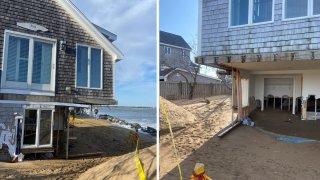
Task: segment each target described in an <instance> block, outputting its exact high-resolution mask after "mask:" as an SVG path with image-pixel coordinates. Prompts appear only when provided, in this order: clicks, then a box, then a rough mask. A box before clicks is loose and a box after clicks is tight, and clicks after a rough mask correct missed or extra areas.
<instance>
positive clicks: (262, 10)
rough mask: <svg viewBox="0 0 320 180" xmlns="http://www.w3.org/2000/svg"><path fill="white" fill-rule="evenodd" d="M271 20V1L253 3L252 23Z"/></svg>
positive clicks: (256, 0)
mask: <svg viewBox="0 0 320 180" xmlns="http://www.w3.org/2000/svg"><path fill="white" fill-rule="evenodd" d="M271 20H272V0H254V1H253V20H252V22H253V23H259V22H266V21H271Z"/></svg>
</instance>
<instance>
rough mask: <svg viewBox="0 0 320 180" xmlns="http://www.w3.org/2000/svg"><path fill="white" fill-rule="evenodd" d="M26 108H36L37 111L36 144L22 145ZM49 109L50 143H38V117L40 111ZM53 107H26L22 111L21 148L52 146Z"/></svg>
mask: <svg viewBox="0 0 320 180" xmlns="http://www.w3.org/2000/svg"><path fill="white" fill-rule="evenodd" d="M26 110H36V111H37V129H36V140H35V141H36V144H35V145H23V142H24V125H25V112H26ZM43 110H45V111H51V135H50V144H45V145H39V133H40V117H41V111H43ZM54 112H55V110H54V109H51V108H26V109H24V111H23V123H22V134H21V148H22V149H28V148H47V147H52V144H53V126H54V123H53V121H54Z"/></svg>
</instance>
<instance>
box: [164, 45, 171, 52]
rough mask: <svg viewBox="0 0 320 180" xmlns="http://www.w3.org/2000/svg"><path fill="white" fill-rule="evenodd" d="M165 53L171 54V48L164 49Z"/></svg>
mask: <svg viewBox="0 0 320 180" xmlns="http://www.w3.org/2000/svg"><path fill="white" fill-rule="evenodd" d="M164 53H165V54H171V48H170V47H166V46H165V47H164Z"/></svg>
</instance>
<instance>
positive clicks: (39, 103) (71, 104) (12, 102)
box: [0, 100, 90, 108]
mask: <svg viewBox="0 0 320 180" xmlns="http://www.w3.org/2000/svg"><path fill="white" fill-rule="evenodd" d="M0 104H23V105H51V106H67V107H83V108H89V107H90V105H84V104H75V103H61V102H36V101H14V100H0Z"/></svg>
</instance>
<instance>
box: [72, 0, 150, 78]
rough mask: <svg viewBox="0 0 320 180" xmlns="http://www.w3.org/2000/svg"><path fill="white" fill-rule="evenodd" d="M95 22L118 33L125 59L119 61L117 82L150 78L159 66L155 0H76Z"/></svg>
mask: <svg viewBox="0 0 320 180" xmlns="http://www.w3.org/2000/svg"><path fill="white" fill-rule="evenodd" d="M73 2H74V3H75V4H76V6H78V7H79V9H80V10H81V11H82V12H83V13H84V14H85V15H86V16H87V17H88V18H89V19H90V20H91V21H92V22H94V23H95V24H97V25H99V26H101V27H104V28H106V29H107V30H109V31H111V32H113V33H115V34H117V35H118V39H117V41H115V42H114V43H115V44H116V45H117V47H119V49H120V50H121V51H122V52H123V54H124V56H125V59H124V60H123V61H122V62H119V63H117V83H123V82H126V81H133V80H135V79H137V78H139V79H142V80H143V79H145V80H147V79H149V78H150V75H152V74H150V72H154V73H153V74H154V76H156V74H155V69H156V0H130V1H124V0H120V1H114V0H90V1H79V0H78V1H76V0H73Z"/></svg>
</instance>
